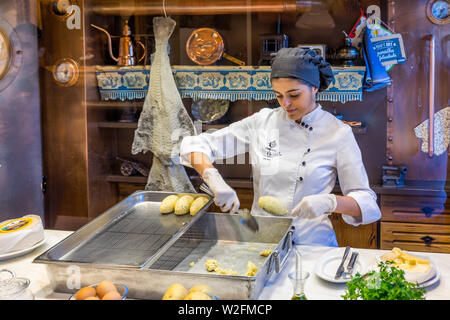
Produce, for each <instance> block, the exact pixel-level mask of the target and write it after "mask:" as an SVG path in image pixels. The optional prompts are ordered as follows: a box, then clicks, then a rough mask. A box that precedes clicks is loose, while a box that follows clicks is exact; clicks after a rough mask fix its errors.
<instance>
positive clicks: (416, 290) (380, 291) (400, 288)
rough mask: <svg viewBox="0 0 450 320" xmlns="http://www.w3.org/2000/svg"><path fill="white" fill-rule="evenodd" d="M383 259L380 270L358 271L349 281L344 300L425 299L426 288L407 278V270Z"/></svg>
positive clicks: (379, 266) (343, 296)
mask: <svg viewBox="0 0 450 320" xmlns="http://www.w3.org/2000/svg"><path fill="white" fill-rule="evenodd" d="M390 264H392V261H386V262H383V261H381V262H380V263H379V264H378V268H379V271H370V272H368V273H366V274H364V275H361V274H359V273H356V274H355V276H353V277H352V279H351V280H350V281H349V282H347V286H346V289H345V294H344V295H342V296H341V297H342V298H344V300H425V293H426V291H425V289H423V288H420V287H419V284H417V283H412V282H408V281H406V280H405V271H403V270H401V269H399V268H396V267H393V266H390Z"/></svg>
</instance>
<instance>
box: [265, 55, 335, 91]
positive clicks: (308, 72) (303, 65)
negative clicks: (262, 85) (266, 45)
mask: <svg viewBox="0 0 450 320" xmlns="http://www.w3.org/2000/svg"><path fill="white" fill-rule="evenodd" d="M272 56H273V57H272V60H271V63H272V73H271V75H270V79H273V78H296V79H299V80H301V81H303V82H305V83H307V84H309V85H311V86H313V87H316V88H318V89H319V91H324V90H325V89H326V88H328V86H329V85H330V83H331V81H333V78H334V76H333V71H332V69H331V65H330V64H329V63H328V62H326V61H325V60H324V59H323V57H321V56H319V55H317V54H316V53H315V52H314V51H313V50H310V49H304V48H282V49H280V50H279V51H278V52H276V53H272Z"/></svg>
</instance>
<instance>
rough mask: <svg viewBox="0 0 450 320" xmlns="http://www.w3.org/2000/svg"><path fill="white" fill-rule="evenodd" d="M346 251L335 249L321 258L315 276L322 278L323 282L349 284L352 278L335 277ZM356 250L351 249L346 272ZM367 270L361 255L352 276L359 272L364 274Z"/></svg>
mask: <svg viewBox="0 0 450 320" xmlns="http://www.w3.org/2000/svg"><path fill="white" fill-rule="evenodd" d="M344 250H345V248H334V249H331V250H329V251H327V252H326V253H325V254H324V255H323V256H321V257H320V258H319V260H318V261H317V263H316V265H315V267H314V272H315V274H316V275H317V276H318V277H320V278H322V279H323V280H326V281H329V282H334V283H347V282H349V281H350V280H351V279H350V278H348V279H347V278H339V279H335V278H334V276H335V275H336V270H337V269H338V267H339V265H340V263H341V261H342V257H343V256H344ZM354 251H356V250H354V249H351V250H350V252H349V253H348V256H347V258H346V259H345V263H344V271H345V270H347V264H348V262H349V260H350V257H351V255H352V252H354ZM364 270H365V266H364V264H363V262H362V261H361V254H360V255H359V256H358V259H357V260H356V263H355V266H354V267H353V272H352V275H355V274H356V273H357V272H359V273H362V272H363V271H364Z"/></svg>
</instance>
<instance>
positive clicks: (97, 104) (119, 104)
mask: <svg viewBox="0 0 450 320" xmlns="http://www.w3.org/2000/svg"><path fill="white" fill-rule="evenodd" d="M143 104H144V101H139V100H133V101H87V102H86V107H88V108H133V107H138V108H142V106H143Z"/></svg>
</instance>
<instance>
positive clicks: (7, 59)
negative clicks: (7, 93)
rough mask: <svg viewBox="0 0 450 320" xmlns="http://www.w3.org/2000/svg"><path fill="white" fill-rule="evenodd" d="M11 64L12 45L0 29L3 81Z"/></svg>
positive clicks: (0, 76) (0, 68) (0, 67)
mask: <svg viewBox="0 0 450 320" xmlns="http://www.w3.org/2000/svg"><path fill="white" fill-rule="evenodd" d="M10 64H11V45H10V41H9V38H8V36H7V35H6V33H5V32H4V31H3V30H2V29H1V28H0V79H2V78H3V77H4V76H5V75H6V74H7V73H8V70H9V66H10Z"/></svg>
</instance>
